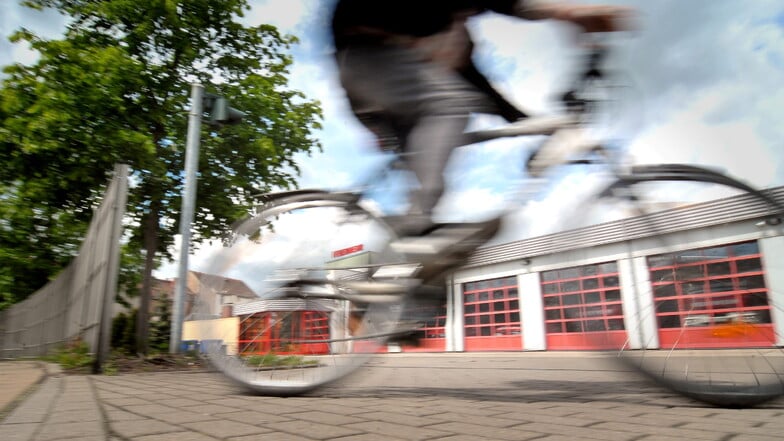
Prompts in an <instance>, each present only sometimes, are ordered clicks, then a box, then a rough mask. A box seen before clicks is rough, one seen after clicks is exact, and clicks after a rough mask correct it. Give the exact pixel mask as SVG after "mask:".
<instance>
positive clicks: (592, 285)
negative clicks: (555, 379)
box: [541, 262, 624, 334]
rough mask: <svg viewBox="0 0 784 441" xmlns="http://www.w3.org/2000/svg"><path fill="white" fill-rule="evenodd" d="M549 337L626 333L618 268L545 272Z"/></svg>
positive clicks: (588, 267)
mask: <svg viewBox="0 0 784 441" xmlns="http://www.w3.org/2000/svg"><path fill="white" fill-rule="evenodd" d="M541 287H542V296H543V298H544V314H545V327H546V330H547V334H572V333H583V332H592V331H623V330H624V324H623V307H622V302H621V287H620V282H619V279H618V265H617V264H616V263H615V262H607V263H600V264H596V265H584V266H579V267H572V268H564V269H558V270H552V271H545V272H542V273H541Z"/></svg>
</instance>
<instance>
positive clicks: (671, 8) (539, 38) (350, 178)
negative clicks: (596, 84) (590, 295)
mask: <svg viewBox="0 0 784 441" xmlns="http://www.w3.org/2000/svg"><path fill="white" fill-rule="evenodd" d="M7 1H9V2H10V0H7ZM608 1H609V2H610V3H614V4H622V5H628V6H633V7H635V8H638V10H639V17H640V19H639V22H640V29H639V31H638V32H636V33H635V34H634V35H631V36H628V38H625V39H622V40H619V41H618V45H617V48H618V50H617V52H616V53H615V57H614V58H613V60H612V65H613V66H614V67H615V68H616V69H617V70H618V71H619V72H623V74H624V78H626V79H627V81H625V83H626V84H627V85H628V86H629V87H628V88H627V89H626V90H625V92H624V93H623V94H622V95H621V98H622V99H621V100H620V101H619V102H618V104H617V106H615V107H614V112H613V113H611V114H610V117H609V118H607V119H606V120H605V121H604V122H605V123H607V124H605V125H604V127H603V129H605V132H606V133H611V134H612V136H613V138H615V139H616V140H617V141H618V142H619V145H621V146H623V149H624V151H625V152H626V153H627V154H628V157H629V158H630V161H633V162H636V163H657V162H683V163H699V164H703V165H709V166H713V167H717V168H720V169H723V170H726V171H728V172H729V173H731V174H733V175H735V176H738V177H740V178H742V179H744V180H747V181H748V182H750V183H752V184H754V185H757V186H760V187H767V186H775V185H784V160H783V159H782V155H784V124H781V117H780V115H781V112H782V109H784V87H782V85H784V2H781V1H780V0H745V1H743V0H689V1H678V0H656V1H649V0H618V1H612V0H608ZM13 3H14V4H16V2H15V1H14V2H13ZM250 3H251V5H252V9H251V10H250V11H249V13H248V14H247V16H246V18H245V20H247V22H248V23H251V24H258V23H263V22H266V23H270V24H273V25H276V26H278V27H279V28H280V29H281V30H282V31H284V32H287V33H292V34H294V35H297V36H298V37H299V38H300V41H301V43H300V44H299V45H298V46H296V47H295V48H293V49H292V54H293V56H294V59H295V64H294V66H293V69H292V75H291V86H292V87H293V88H296V89H299V90H302V91H303V92H305V93H306V94H307V95H308V96H309V97H310V98H313V99H318V100H319V101H320V102H321V103H322V106H323V109H324V129H323V130H322V131H321V132H320V133H319V134H318V136H319V137H320V139H321V141H322V144H323V145H324V152H323V153H321V154H317V155H314V156H313V157H311V158H305V157H303V158H302V160H301V164H302V170H303V173H302V176H301V178H300V184H301V186H302V187H329V188H349V187H351V186H352V185H355V184H357V183H358V182H361V181H362V180H363V179H364V178H365V177H366V176H368V175H369V174H370V173H372V171H373V170H374V169H375V167H376V166H377V165H378V164H379V163H380V160H381V157H380V155H379V154H378V153H377V152H376V151H375V150H374V147H373V142H372V139H371V138H370V136H369V134H368V133H367V132H365V131H364V130H363V129H362V128H361V127H360V126H359V124H358V123H357V122H356V121H355V120H354V118H353V116H352V115H351V113H350V111H349V109H348V107H347V105H346V102H345V99H344V96H343V93H342V90H341V89H340V86H339V84H338V82H337V79H336V75H335V69H334V64H333V62H332V59H331V57H330V47H329V41H328V39H327V30H328V29H327V24H328V14H327V13H326V12H325V1H319V0H251V1H250ZM579 3H597V2H589V1H579ZM61 23H62V19H61V18H59V17H57V16H56V15H54V14H51V13H46V12H45V13H40V12H35V11H29V10H24V9H23V8H21V7H18V6H17V7H8V8H7V9H6V11H5V13H4V14H3V15H2V17H0V32H2V34H3V35H8V34H9V33H10V32H11V31H12V30H14V29H16V28H18V27H19V26H26V27H29V28H31V29H33V30H35V31H37V32H41V33H43V34H44V35H49V36H56V35H57V30H58V29H60V27H59V26H61ZM471 31H472V34H473V35H474V37H475V38H476V40H477V42H478V44H477V53H476V58H477V62H478V64H479V65H480V68H482V69H483V70H484V71H485V72H486V73H487V75H488V76H489V78H490V79H491V80H492V81H493V83H494V84H496V86H497V87H498V88H499V89H500V90H502V91H503V92H504V93H505V94H506V95H507V96H509V97H510V99H511V100H512V101H513V102H516V103H518V104H520V105H521V106H523V107H524V108H526V109H528V110H530V111H532V112H536V113H552V112H555V111H556V110H557V108H556V107H554V106H553V105H552V104H551V103H552V101H551V98H552V96H553V95H554V94H555V93H557V92H558V91H559V90H560V89H561V87H563V83H564V81H566V79H567V78H568V74H569V73H570V72H571V69H573V68H574V67H575V65H576V60H577V58H575V55H576V52H575V50H574V48H573V47H572V46H571V44H570V40H569V35H570V33H569V27H568V26H567V25H562V24H557V23H552V22H536V23H533V22H524V21H520V20H515V19H511V18H507V17H501V16H493V15H487V16H483V17H481V18H478V19H474V20H472V22H471ZM33 59H34V54H32V53H30V52H29V51H28V50H26V48H24V47H21V46H19V45H17V46H14V45H11V44H10V43H8V42H6V41H3V42H2V43H0V61H2V63H3V64H6V63H8V62H11V61H22V62H30V61H31V60H33ZM493 122H494V121H493V120H491V119H487V118H483V119H481V120H478V122H477V123H478V124H491V123H493ZM536 142H538V140H535V139H530V140H524V139H515V140H503V141H495V142H493V143H487V144H483V145H476V146H469V147H465V148H462V149H460V150H459V151H457V152H456V154H455V155H454V158H453V161H452V163H451V165H450V169H449V177H448V179H449V182H450V183H451V188H452V189H453V191H452V192H450V193H449V194H448V195H447V196H446V197H445V198H444V200H443V201H442V204H441V206H440V207H439V208H440V210H439V213H440V216H442V218H443V219H445V220H470V219H472V218H479V217H483V216H487V215H489V214H491V213H493V212H494V211H497V210H499V209H500V208H501V207H504V206H505V203H506V202H508V199H509V197H510V195H511V194H512V193H511V192H512V191H513V190H514V189H515V188H516V187H515V184H516V183H517V182H518V181H517V179H519V178H521V177H522V174H521V169H522V163H523V158H525V157H526V155H527V154H528V152H530V149H531V148H533V146H534V145H535V144H536ZM594 181H595V177H594V176H591V175H589V174H586V173H579V172H578V173H572V174H570V175H568V176H562V179H559V181H558V184H556V185H553V186H552V189H551V192H550V193H549V195H548V197H540V198H537V199H535V200H531V201H528V202H527V203H525V204H523V205H521V207H520V209H519V210H518V212H517V213H516V214H515V216H514V218H515V219H516V221H517V222H515V223H514V225H515V228H513V229H511V230H509V231H505V233H504V236H503V237H502V238H501V240H502V241H505V240H514V239H519V238H523V237H526V236H529V235H531V234H541V233H544V232H547V231H549V230H551V229H552V228H554V227H553V221H552V220H553V219H558V218H560V217H562V216H564V215H565V213H566V212H567V211H566V210H568V208H567V207H569V205H570V201H574V200H577V199H579V198H580V195H581V194H582V193H583V192H584V191H585V189H587V188H590V186H591V183H592V182H594ZM686 191H687V190H685V189H684V188H683V187H681V186H673V187H670V188H668V189H667V190H666V191H664V192H662V194H658V195H653V196H655V197H657V198H658V200H660V201H664V202H667V201H673V200H680V199H681V198H682V197H683V194H684V193H686ZM690 193H691V192H690ZM691 195H692V196H693V194H691ZM708 196H709V195H700V197H708ZM478 201H481V204H478V203H477V202H478ZM598 220H602V219H598ZM175 255H176V254H175ZM192 262H193V263H194V265H198V264H199V262H200V259H199V258H198V257H195V258H194V259H193V260H192ZM197 269H198V268H197ZM159 274H161V275H162V276H167V275H169V274H168V273H167V272H166V271H164V272H163V273H159Z"/></svg>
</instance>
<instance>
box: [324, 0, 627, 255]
mask: <svg viewBox="0 0 784 441" xmlns="http://www.w3.org/2000/svg"><path fill="white" fill-rule="evenodd" d="M485 12H496V13H500V14H505V15H509V16H514V17H519V18H522V19H526V20H544V19H554V20H560V21H564V22H569V23H573V24H574V25H576V26H577V28H578V29H580V30H581V31H584V32H605V31H614V30H621V29H623V28H624V27H625V25H626V19H627V18H629V14H630V11H629V10H628V9H626V8H619V7H610V6H595V5H590V6H588V5H574V4H566V3H552V2H545V1H537V0H394V1H369V0H339V1H338V2H337V5H336V7H335V11H334V15H333V19H332V32H333V37H334V43H335V49H336V54H335V55H336V59H337V64H338V68H339V70H340V81H341V83H342V85H343V88H344V89H345V91H346V95H347V97H348V100H349V102H350V104H351V107H352V110H353V111H354V113H355V115H356V116H357V117H358V118H359V120H360V121H361V122H362V123H363V124H364V125H365V126H366V127H367V128H368V129H370V130H371V131H372V132H373V133H374V134H375V136H376V137H377V139H378V142H379V145H380V147H381V148H383V149H391V150H395V151H397V152H399V153H401V154H402V155H403V159H404V160H405V161H406V164H407V166H408V167H409V169H410V170H411V171H412V172H413V173H414V174H415V176H416V178H417V180H418V181H419V187H418V188H417V189H416V190H414V191H412V193H411V195H410V208H409V211H408V213H407V215H406V216H405V217H404V220H405V221H404V222H402V223H401V224H400V225H397V228H398V230H399V231H398V232H399V233H400V235H401V236H403V237H408V238H411V239H412V241H413V242H416V240H418V238H420V237H421V238H428V237H432V236H433V235H436V236H437V237H439V238H440V242H439V243H440V244H441V245H443V246H432V247H427V246H425V247H423V246H421V243H420V244H419V245H415V246H413V247H411V246H409V247H408V248H405V247H404V248H405V249H404V252H410V253H414V254H428V253H429V254H432V255H433V256H437V257H438V258H439V259H441V258H444V256H445V255H449V254H450V251H451V252H452V254H455V255H460V256H461V257H465V256H467V254H470V252H472V251H473V250H474V249H475V248H476V247H477V246H479V245H481V243H483V241H486V240H487V239H489V237H492V235H493V234H495V232H496V230H497V229H498V222H497V221H496V222H488V223H484V224H475V228H473V229H471V228H467V226H465V225H463V226H460V228H456V227H455V225H451V226H450V225H447V226H441V225H436V224H434V222H433V219H432V211H433V208H434V207H435V206H436V204H437V203H438V201H439V199H440V198H441V196H442V194H443V193H444V176H443V173H444V169H445V167H446V164H447V161H448V159H449V156H450V154H451V152H452V150H453V149H454V148H456V147H458V146H460V145H463V144H464V142H463V140H462V133H463V132H464V130H465V127H466V124H467V122H468V119H469V116H470V114H471V113H495V114H499V115H501V116H503V117H504V118H505V119H507V120H508V121H514V120H516V119H520V118H524V117H525V116H526V115H525V113H524V112H522V111H520V110H519V109H517V108H515V106H513V105H511V104H510V103H509V102H507V101H506V100H505V99H504V98H503V97H502V96H501V95H500V94H499V93H498V92H496V91H495V90H494V89H493V88H492V87H491V86H490V84H489V82H488V81H487V80H486V79H485V77H484V76H483V75H482V74H481V73H479V71H478V70H477V69H476V68H475V67H474V65H473V63H472V61H471V51H472V49H473V44H472V42H471V38H470V35H469V33H468V30H467V28H466V20H467V19H468V18H470V17H472V16H475V15H478V14H482V13H485ZM450 230H451V233H446V234H445V233H444V231H450ZM447 236H448V237H449V239H447V240H446V241H445V240H442V239H444V238H445V237H447ZM412 241H410V242H412ZM420 242H421V241H420Z"/></svg>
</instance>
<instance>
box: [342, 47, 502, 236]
mask: <svg viewBox="0 0 784 441" xmlns="http://www.w3.org/2000/svg"><path fill="white" fill-rule="evenodd" d="M336 56H337V63H338V68H339V70H340V81H341V83H342V86H343V88H344V89H345V91H346V95H347V97H348V100H349V102H350V104H351V107H352V110H353V111H354V113H355V114H356V115H357V117H358V118H359V120H360V121H362V122H363V123H364V124H365V125H366V126H367V127H368V129H370V130H371V131H372V132H374V134H375V135H376V136H377V138H378V139H379V143H380V144H381V146H382V148H397V149H399V150H400V151H401V152H402V153H403V159H404V161H405V162H406V165H407V166H408V168H409V169H410V170H411V171H412V172H413V173H414V175H415V176H416V178H417V180H418V181H419V188H418V189H415V190H413V191H412V192H411V194H410V196H409V199H410V201H409V202H410V210H409V216H410V217H411V219H412V221H413V220H414V219H416V218H421V219H422V220H427V221H428V222H430V221H431V219H430V216H431V214H432V210H433V208H434V207H435V205H436V204H437V203H438V201H439V199H440V198H441V196H442V195H443V193H444V169H445V168H446V165H447V162H448V160H449V156H450V154H451V152H452V150H453V149H454V148H456V147H459V146H461V145H463V144H464V137H463V132H464V130H465V127H466V124H467V122H468V118H469V116H470V114H471V113H472V112H483V113H484V112H486V113H494V112H496V108H495V106H494V105H493V104H492V102H491V101H490V100H489V99H488V97H487V96H486V95H484V94H483V93H482V92H481V91H479V90H478V89H477V88H476V87H474V86H473V85H472V84H470V83H469V82H467V81H466V80H465V79H464V78H463V77H461V76H460V75H459V74H457V73H455V72H454V71H452V70H450V69H447V68H445V67H442V66H440V65H437V64H435V63H432V62H428V61H426V60H425V59H424V57H422V56H420V54H419V53H418V52H417V51H416V50H413V49H409V48H405V47H398V46H391V45H380V44H379V45H364V46H352V47H349V48H346V49H343V50H341V51H339V52H338V53H337V54H336ZM428 225H429V223H428Z"/></svg>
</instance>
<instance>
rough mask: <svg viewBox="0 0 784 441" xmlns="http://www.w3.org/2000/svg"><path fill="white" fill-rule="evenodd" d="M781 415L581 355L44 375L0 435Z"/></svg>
mask: <svg viewBox="0 0 784 441" xmlns="http://www.w3.org/2000/svg"><path fill="white" fill-rule="evenodd" d="M5 364H6V363H0V374H2V375H3V376H4V377H5V376H6V373H7V371H6V369H5V366H4V365H5ZM4 380H7V378H4ZM1 384H2V382H0V385H1ZM0 392H4V390H3V389H0ZM782 416H784V401H782V400H778V401H775V402H772V403H768V404H766V405H764V406H761V407H759V408H754V409H743V410H736V409H720V408H715V407H710V406H706V405H703V404H700V403H697V402H694V401H691V400H689V399H686V398H681V397H677V396H674V395H673V394H671V393H669V392H667V391H665V390H662V389H660V388H658V387H657V386H655V385H653V384H650V383H648V382H647V381H645V380H643V379H641V378H639V377H637V376H636V375H633V374H630V373H628V372H624V370H623V369H622V368H620V367H618V366H613V365H610V364H608V363H607V362H606V360H604V359H603V358H601V357H598V356H593V355H590V354H562V355H545V354H526V353H515V354H507V353H503V354H457V355H454V354H438V355H410V354H404V355H390V356H384V357H379V358H378V359H375V360H374V361H373V362H371V363H370V364H369V365H368V366H367V367H366V368H363V369H362V370H361V371H360V372H359V373H358V374H356V375H355V376H352V377H350V378H349V379H346V380H344V381H342V382H341V383H340V384H336V385H334V386H332V387H329V388H326V389H323V390H320V391H318V392H316V393H313V394H310V395H309V396H304V397H294V398H272V397H261V396H254V395H249V394H246V393H244V392H243V391H242V390H240V389H238V388H237V387H236V386H234V385H233V384H231V383H229V382H227V381H226V380H225V379H224V378H223V377H222V376H221V375H220V374H219V373H214V372H200V373H192V372H188V373H178V372H166V373H145V374H125V375H118V376H66V375H59V374H57V373H56V372H55V373H52V374H50V375H49V376H48V377H46V379H45V380H44V381H43V382H40V383H38V384H37V385H35V386H33V388H32V389H28V392H27V394H26V396H25V397H24V400H23V401H21V402H18V403H17V404H16V405H15V406H14V407H13V410H11V411H10V412H6V414H5V418H4V419H3V420H2V421H0V440H3V441H16V440H20V441H22V440H25V441H27V440H36V441H38V440H40V441H46V440H76V439H78V440H88V441H90V440H110V441H119V440H133V441H166V440H178V441H179V440H196V441H200V440H232V441H240V440H341V441H358V440H440V441H458V440H480V441H481V440H542V441H557V440H621V441H637V440H645V441H653V440H660V441H665V440H685V439H692V440H717V441H718V440H732V441H739V440H754V441H766V440H780V439H781V438H782V435H781V434H782V433H784V418H782Z"/></svg>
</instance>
